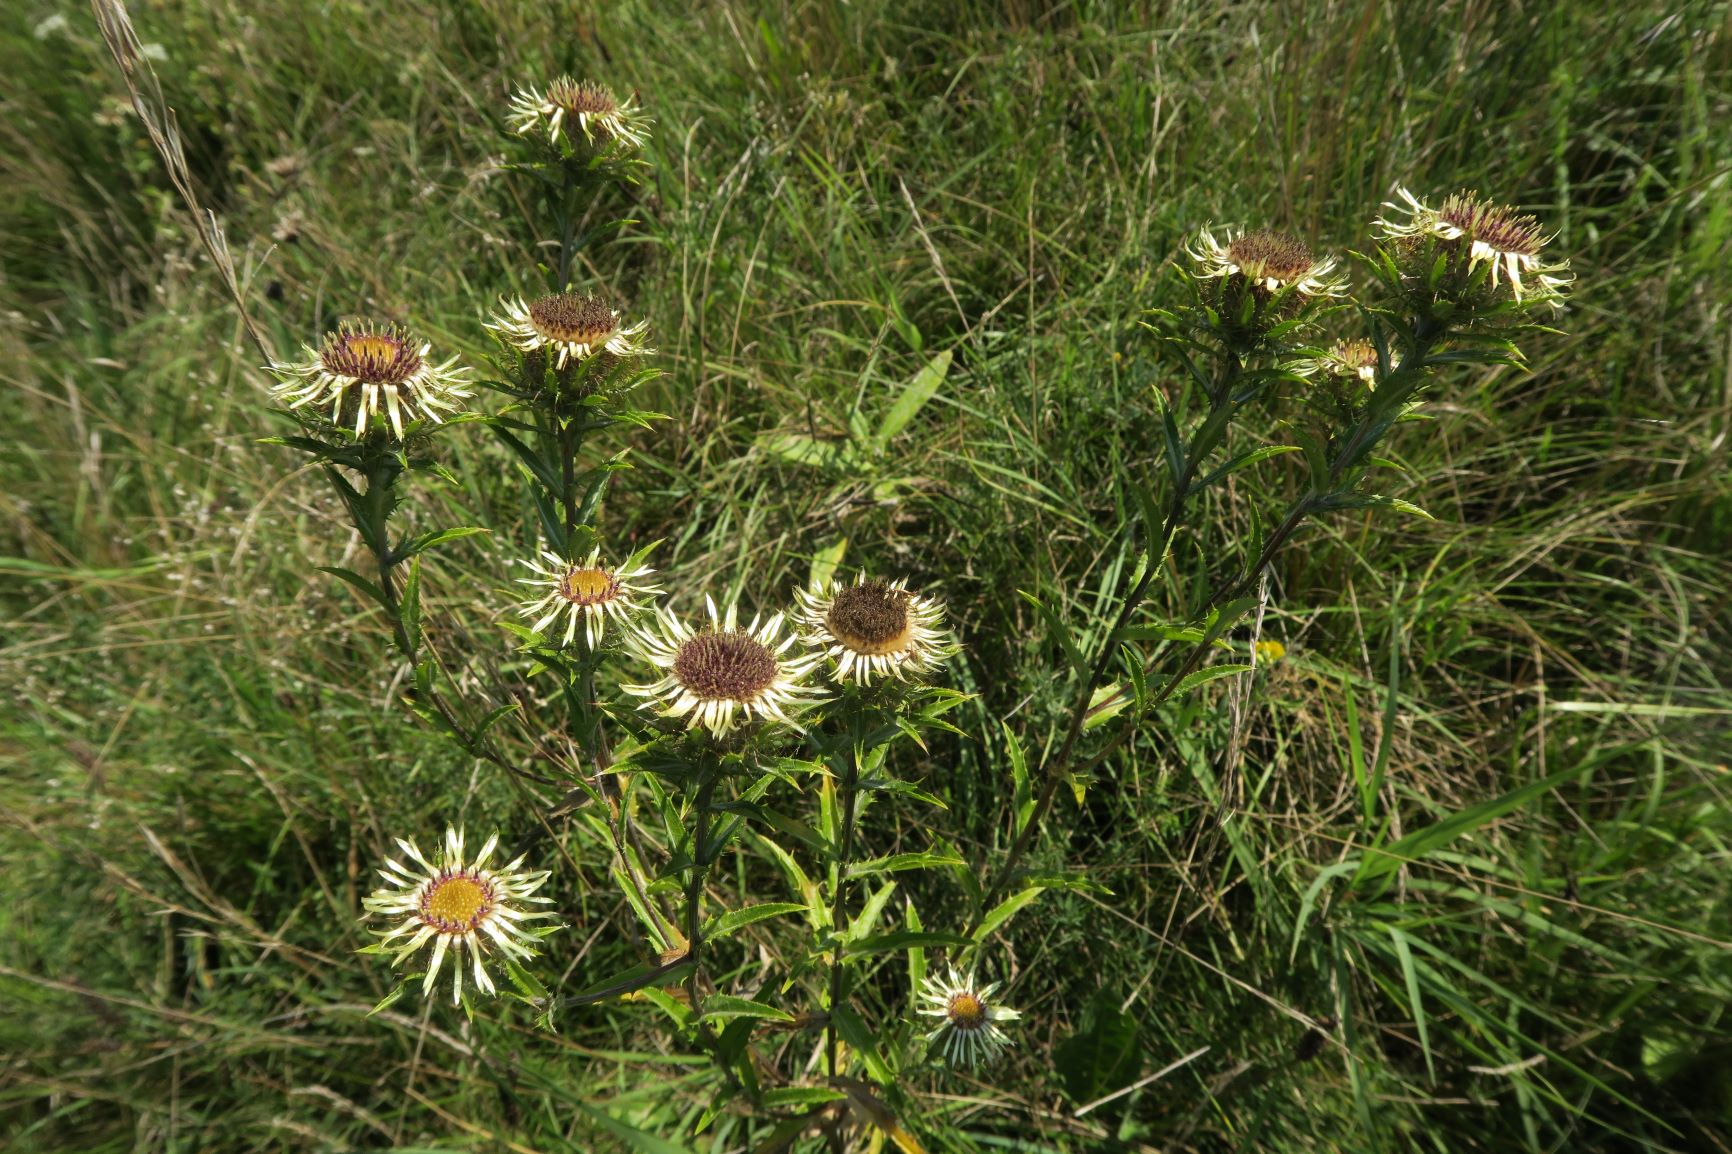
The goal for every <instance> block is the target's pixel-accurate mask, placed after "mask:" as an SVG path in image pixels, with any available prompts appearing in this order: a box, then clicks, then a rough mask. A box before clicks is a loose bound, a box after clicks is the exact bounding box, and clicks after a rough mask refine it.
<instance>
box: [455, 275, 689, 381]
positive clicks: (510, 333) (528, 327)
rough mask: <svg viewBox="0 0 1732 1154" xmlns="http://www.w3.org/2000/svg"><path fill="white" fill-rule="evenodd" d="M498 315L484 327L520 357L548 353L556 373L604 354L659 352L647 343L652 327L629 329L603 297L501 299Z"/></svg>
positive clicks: (642, 323)
mask: <svg viewBox="0 0 1732 1154" xmlns="http://www.w3.org/2000/svg"><path fill="white" fill-rule="evenodd" d="M499 310H500V311H499V312H497V313H495V314H494V317H493V320H492V321H491V322H490V323H489V324H488V325H487V326H486V327H487V328H488V329H490V330H492V331H493V332H495V333H497V334H499V339H500V340H502V341H504V342H505V343H506V344H508V345H510V346H511V347H512V348H514V349H516V350H517V351H518V352H520V353H534V352H539V351H541V350H547V351H548V352H549V353H550V354H551V355H552V357H553V360H554V368H556V369H563V368H564V367H565V366H566V364H567V362H569V361H582V360H586V359H588V358H589V357H592V356H594V355H595V354H597V353H600V352H608V353H612V354H613V355H614V356H616V357H641V356H647V355H649V354H650V353H653V352H655V350H654V349H652V348H650V347H649V346H648V345H646V344H645V343H644V339H643V338H644V335H645V334H646V333H647V332H648V331H649V322H648V321H638V322H637V323H636V324H625V323H624V322H623V320H622V318H621V316H620V314H619V312H618V310H616V309H614V308H612V307H611V306H609V305H608V303H607V302H606V301H604V300H602V299H601V298H600V297H593V296H584V295H582V294H581V293H571V292H563V293H552V294H549V295H547V296H543V297H537V298H536V299H535V300H533V301H526V300H524V299H523V298H522V297H501V298H500V301H499Z"/></svg>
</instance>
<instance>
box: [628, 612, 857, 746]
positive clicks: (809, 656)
mask: <svg viewBox="0 0 1732 1154" xmlns="http://www.w3.org/2000/svg"><path fill="white" fill-rule="evenodd" d="M704 605H705V608H706V611H707V616H708V618H709V620H708V622H707V623H705V624H703V625H701V626H699V627H698V628H696V629H694V628H693V627H692V626H691V625H689V624H688V623H686V622H685V621H682V620H681V619H680V618H678V617H676V616H675V615H674V614H673V613H672V612H671V611H670V610H669V609H668V608H667V607H666V606H658V607H657V609H656V614H655V616H654V617H653V618H652V619H651V620H650V621H648V622H646V623H645V624H643V625H642V626H639V627H638V628H637V629H636V631H635V633H634V637H633V642H632V644H633V648H634V649H636V651H637V653H638V655H639V656H640V657H642V658H643V659H644V660H645V661H647V662H649V663H650V664H651V665H654V666H655V667H656V668H657V669H661V670H664V671H665V673H664V676H662V678H661V679H660V680H658V681H655V682H652V683H650V684H647V685H627V686H624V689H625V690H626V692H628V693H632V694H636V695H637V696H640V697H648V698H652V699H654V700H656V701H657V702H659V703H660V704H661V706H662V712H663V714H664V715H665V716H667V717H678V718H684V719H685V723H686V728H688V729H698V728H700V727H701V728H703V729H707V730H708V731H709V732H710V733H711V734H712V735H714V736H715V737H725V736H727V735H728V734H729V733H731V732H732V731H733V730H734V728H735V727H736V726H738V725H740V724H742V723H743V722H750V721H754V720H758V721H768V722H773V723H775V724H779V725H785V726H787V727H789V728H791V729H799V728H800V724H799V722H798V720H797V714H798V713H799V711H800V710H802V709H805V708H807V707H809V706H811V705H814V704H816V703H817V702H819V701H821V700H823V698H824V693H823V691H822V690H819V689H816V688H814V687H812V686H811V685H809V684H807V681H808V679H809V677H810V675H811V673H812V670H813V668H814V667H815V666H816V665H817V664H818V662H819V661H821V660H823V655H822V654H819V653H813V652H810V651H807V650H804V649H800V648H797V646H798V645H799V636H798V635H797V634H795V633H793V632H792V631H788V632H786V633H784V629H783V615H782V614H780V613H777V614H775V615H774V616H772V617H770V618H769V619H768V620H762V619H760V618H758V617H754V618H752V623H751V624H750V625H748V626H746V627H745V628H744V629H741V628H740V627H739V609H738V606H735V605H729V606H728V610H727V612H726V613H725V614H718V613H717V612H716V603H715V602H714V601H712V600H710V599H709V598H708V597H706V598H704Z"/></svg>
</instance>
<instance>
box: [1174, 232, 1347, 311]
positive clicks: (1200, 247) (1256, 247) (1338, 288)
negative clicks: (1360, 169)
mask: <svg viewBox="0 0 1732 1154" xmlns="http://www.w3.org/2000/svg"><path fill="white" fill-rule="evenodd" d="M1222 236H1223V237H1224V238H1225V239H1222V240H1217V239H1216V238H1215V235H1214V234H1213V233H1212V232H1210V231H1209V230H1208V229H1206V228H1205V229H1203V230H1202V231H1201V232H1199V233H1198V234H1197V239H1196V240H1195V241H1194V242H1193V243H1192V244H1190V245H1187V246H1186V247H1185V251H1186V252H1187V253H1188V254H1189V255H1190V257H1191V259H1192V260H1193V261H1195V262H1196V275H1197V276H1199V277H1202V278H1204V279H1213V278H1223V279H1225V278H1230V277H1235V276H1239V277H1244V278H1245V279H1246V280H1247V281H1249V282H1250V283H1251V284H1252V285H1254V286H1255V287H1257V288H1259V289H1262V290H1263V291H1265V292H1269V293H1278V292H1281V291H1283V290H1287V289H1291V290H1292V291H1294V292H1296V293H1298V294H1299V295H1300V296H1301V297H1338V296H1342V295H1344V294H1345V293H1346V292H1347V285H1346V283H1345V282H1344V281H1343V280H1342V279H1341V278H1340V277H1339V276H1335V275H1333V274H1334V272H1335V258H1334V257H1332V256H1331V257H1324V258H1323V259H1321V260H1319V259H1317V258H1316V257H1315V256H1313V255H1312V252H1311V249H1310V247H1309V246H1307V245H1306V243H1305V242H1304V241H1302V240H1300V239H1299V238H1298V237H1296V236H1293V235H1292V234H1291V233H1285V232H1279V231H1277V230H1275V229H1270V228H1262V229H1258V230H1257V231H1255V232H1238V233H1235V232H1233V231H1231V230H1229V231H1227V232H1225V233H1223V234H1222Z"/></svg>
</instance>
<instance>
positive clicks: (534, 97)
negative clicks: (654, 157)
mask: <svg viewBox="0 0 1732 1154" xmlns="http://www.w3.org/2000/svg"><path fill="white" fill-rule="evenodd" d="M507 120H508V122H509V124H510V126H511V130H512V131H513V132H515V133H517V134H518V135H519V136H524V135H527V134H529V133H531V132H534V131H535V130H536V129H538V128H543V127H544V128H545V129H546V130H547V139H548V141H549V142H550V143H553V144H556V145H557V144H558V143H559V142H560V141H561V140H562V139H564V140H566V141H569V142H570V143H572V144H575V143H577V138H576V137H575V136H573V135H572V133H571V126H572V125H576V126H577V129H578V131H579V132H581V133H582V134H583V141H584V143H585V144H588V145H589V146H591V147H592V148H600V147H601V146H603V145H606V144H608V143H611V142H614V141H618V142H619V143H620V144H621V145H623V146H626V147H629V148H642V147H643V146H644V145H645V144H647V143H648V142H649V132H648V128H649V123H650V122H649V120H648V118H646V117H645V116H644V115H643V114H642V112H641V111H640V110H639V108H638V106H637V100H636V98H635V97H627V98H626V99H625V100H623V101H622V100H619V99H618V98H616V97H615V96H614V94H613V93H612V92H610V91H608V90H607V89H606V88H604V87H603V86H602V85H600V84H597V83H596V82H595V81H593V80H573V79H572V78H571V77H569V76H561V77H560V78H559V79H557V80H555V81H554V82H553V83H552V84H549V85H548V86H547V91H546V92H545V93H543V92H541V91H539V90H537V89H535V88H533V87H527V88H520V89H518V92H517V95H516V96H515V97H513V98H512V101H511V112H510V114H509V116H508V117H507Z"/></svg>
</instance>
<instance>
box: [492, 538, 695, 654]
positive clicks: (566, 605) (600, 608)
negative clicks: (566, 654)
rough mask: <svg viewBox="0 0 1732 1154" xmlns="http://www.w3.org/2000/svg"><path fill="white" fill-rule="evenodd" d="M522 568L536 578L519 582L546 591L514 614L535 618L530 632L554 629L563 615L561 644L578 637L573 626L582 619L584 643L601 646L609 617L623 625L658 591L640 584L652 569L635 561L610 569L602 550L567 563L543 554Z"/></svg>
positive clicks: (652, 586)
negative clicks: (551, 627)
mask: <svg viewBox="0 0 1732 1154" xmlns="http://www.w3.org/2000/svg"><path fill="white" fill-rule="evenodd" d="M522 564H523V565H525V566H527V567H528V568H529V569H530V571H531V572H533V573H534V574H535V576H533V577H525V578H522V579H521V580H522V583H523V584H525V585H533V586H535V587H536V588H537V589H541V590H545V592H544V593H543V594H542V596H540V597H539V598H537V599H535V600H533V601H525V602H524V603H523V605H522V606H521V607H520V608H519V610H518V611H519V612H520V613H522V614H523V615H524V616H525V617H533V618H536V622H535V624H534V625H533V626H531V628H533V629H534V630H535V631H536V632H537V633H541V632H544V631H545V630H546V629H547V628H548V626H550V625H556V623H557V622H558V620H559V618H560V616H561V615H562V614H563V615H564V617H565V619H566V620H565V639H564V641H563V644H565V645H570V644H571V643H572V641H574V640H575V639H576V637H577V625H578V622H579V621H582V622H583V639H584V644H585V645H587V646H588V647H589V648H590V649H592V650H593V649H594V648H595V647H596V646H597V645H598V644H600V642H601V638H602V632H603V629H604V627H605V626H606V624H607V619H608V618H609V617H612V618H613V619H614V620H615V621H617V622H619V623H621V624H622V625H623V624H625V623H627V622H629V621H630V620H631V619H632V618H633V617H634V616H636V615H637V614H638V613H639V612H640V611H641V609H642V604H641V602H640V601H639V600H638V598H640V597H644V596H653V595H655V594H658V593H660V592H661V591H662V590H661V587H660V586H658V585H648V584H642V583H641V581H642V579H643V578H645V577H649V576H651V575H652V574H654V572H655V570H653V569H650V568H648V567H647V566H643V565H639V564H636V563H635V561H627V562H626V563H625V564H624V565H620V566H617V567H610V566H608V565H605V564H603V563H602V560H601V550H600V549H592V550H590V554H589V556H588V557H587V558H585V559H584V560H582V561H567V560H566V559H565V558H563V557H561V556H560V555H559V554H558V553H548V552H543V553H542V554H541V559H540V560H539V561H524V562H522Z"/></svg>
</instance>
